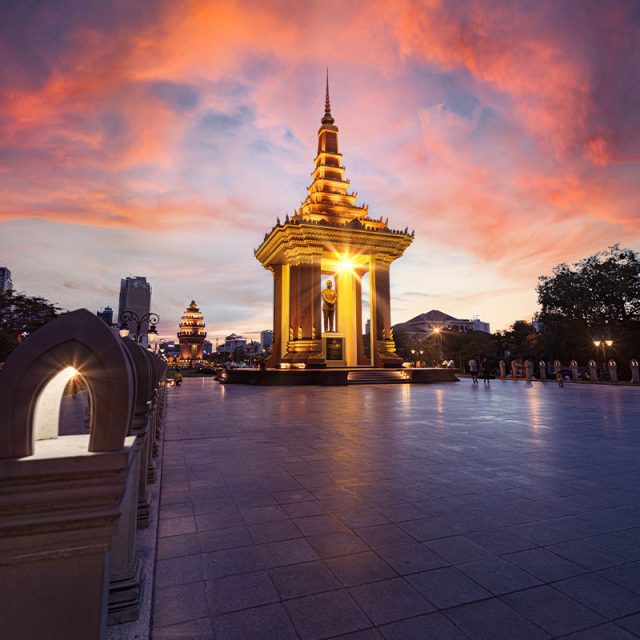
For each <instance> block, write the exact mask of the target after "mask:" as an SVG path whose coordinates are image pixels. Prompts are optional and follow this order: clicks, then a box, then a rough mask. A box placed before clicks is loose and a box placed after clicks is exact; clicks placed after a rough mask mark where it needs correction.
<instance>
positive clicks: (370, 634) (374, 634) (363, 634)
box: [333, 629, 384, 640]
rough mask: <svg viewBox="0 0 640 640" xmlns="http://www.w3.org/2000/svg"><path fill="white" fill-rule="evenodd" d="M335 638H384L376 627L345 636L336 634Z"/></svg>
mask: <svg viewBox="0 0 640 640" xmlns="http://www.w3.org/2000/svg"><path fill="white" fill-rule="evenodd" d="M333 640H384V639H383V638H382V636H381V635H380V633H379V632H378V631H377V630H376V629H365V630H364V631H354V632H353V633H347V634H345V635H344V636H335V637H334V638H333Z"/></svg>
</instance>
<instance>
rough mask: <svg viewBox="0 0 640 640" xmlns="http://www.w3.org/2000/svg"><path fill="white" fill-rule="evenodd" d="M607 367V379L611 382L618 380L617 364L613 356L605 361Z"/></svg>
mask: <svg viewBox="0 0 640 640" xmlns="http://www.w3.org/2000/svg"><path fill="white" fill-rule="evenodd" d="M607 367H608V369H609V380H611V382H618V365H617V364H616V361H615V360H614V359H613V358H611V360H609V362H607Z"/></svg>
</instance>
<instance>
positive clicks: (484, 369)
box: [469, 358, 491, 385]
mask: <svg viewBox="0 0 640 640" xmlns="http://www.w3.org/2000/svg"><path fill="white" fill-rule="evenodd" d="M478 369H479V372H480V373H481V375H482V379H483V380H484V384H485V385H488V384H491V379H490V378H491V373H490V371H489V363H488V362H487V359H486V358H483V359H482V361H481V362H480V367H479V368H478V361H477V360H476V359H475V358H471V360H469V372H470V373H471V380H472V381H473V384H478Z"/></svg>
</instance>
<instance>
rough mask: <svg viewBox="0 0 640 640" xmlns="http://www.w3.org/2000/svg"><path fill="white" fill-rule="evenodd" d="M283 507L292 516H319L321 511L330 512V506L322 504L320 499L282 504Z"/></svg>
mask: <svg viewBox="0 0 640 640" xmlns="http://www.w3.org/2000/svg"><path fill="white" fill-rule="evenodd" d="M282 509H283V511H284V512H285V513H286V514H287V515H288V516H289V517H290V518H304V517H305V516H317V515H319V514H321V513H328V512H329V508H328V507H327V506H325V505H324V504H322V502H320V500H308V501H305V502H294V503H287V504H283V505H282Z"/></svg>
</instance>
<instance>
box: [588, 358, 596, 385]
mask: <svg viewBox="0 0 640 640" xmlns="http://www.w3.org/2000/svg"><path fill="white" fill-rule="evenodd" d="M589 380H590V382H598V365H597V364H596V361H595V360H589Z"/></svg>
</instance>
